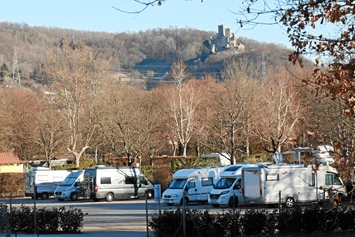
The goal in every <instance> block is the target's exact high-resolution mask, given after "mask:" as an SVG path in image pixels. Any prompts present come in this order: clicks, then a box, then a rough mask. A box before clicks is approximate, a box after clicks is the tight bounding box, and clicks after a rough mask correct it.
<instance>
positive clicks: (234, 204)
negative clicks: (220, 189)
mask: <svg viewBox="0 0 355 237" xmlns="http://www.w3.org/2000/svg"><path fill="white" fill-rule="evenodd" d="M228 206H229V207H230V208H233V207H237V206H238V198H237V197H231V198H230V199H229V202H228Z"/></svg>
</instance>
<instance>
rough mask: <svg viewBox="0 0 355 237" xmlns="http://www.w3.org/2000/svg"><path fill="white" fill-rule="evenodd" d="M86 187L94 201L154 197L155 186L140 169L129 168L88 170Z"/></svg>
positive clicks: (85, 174) (86, 171)
mask: <svg viewBox="0 0 355 237" xmlns="http://www.w3.org/2000/svg"><path fill="white" fill-rule="evenodd" d="M84 185H85V186H87V187H88V188H89V189H90V198H91V199H93V200H94V201H100V200H101V199H106V201H108V202H111V201H113V200H115V199H129V198H139V197H147V198H148V199H150V198H152V197H153V196H154V186H153V184H152V183H151V182H150V181H149V180H148V179H147V178H146V177H145V176H144V175H143V174H142V173H141V172H140V170H139V169H138V168H135V167H129V166H121V167H96V168H93V169H86V170H85V172H84Z"/></svg>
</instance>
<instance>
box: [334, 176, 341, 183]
mask: <svg viewBox="0 0 355 237" xmlns="http://www.w3.org/2000/svg"><path fill="white" fill-rule="evenodd" d="M334 185H343V184H342V182H341V180H340V178H339V176H338V175H334Z"/></svg>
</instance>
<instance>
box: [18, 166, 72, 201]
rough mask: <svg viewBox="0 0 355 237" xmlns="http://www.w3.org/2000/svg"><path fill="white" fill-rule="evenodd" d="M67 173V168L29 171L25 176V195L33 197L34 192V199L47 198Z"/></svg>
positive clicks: (52, 193)
mask: <svg viewBox="0 0 355 237" xmlns="http://www.w3.org/2000/svg"><path fill="white" fill-rule="evenodd" d="M69 174H70V172H69V171H67V170H37V171H29V172H27V173H26V176H25V196H26V197H31V198H32V199H33V198H34V197H35V192H36V199H37V198H38V197H40V198H41V199H48V198H49V197H50V196H53V195H54V191H55V189H56V188H57V186H58V185H59V184H60V183H61V182H63V180H64V179H65V178H66V177H67V176H68V175H69Z"/></svg>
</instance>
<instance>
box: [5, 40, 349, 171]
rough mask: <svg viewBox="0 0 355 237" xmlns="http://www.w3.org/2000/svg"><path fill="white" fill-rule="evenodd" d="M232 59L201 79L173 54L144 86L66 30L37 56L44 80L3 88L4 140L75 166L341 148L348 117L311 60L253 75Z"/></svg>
mask: <svg viewBox="0 0 355 237" xmlns="http://www.w3.org/2000/svg"><path fill="white" fill-rule="evenodd" d="M232 62H233V63H229V64H228V66H226V67H225V68H224V69H223V70H222V73H221V78H222V80H219V79H217V78H214V77H212V76H210V75H206V76H204V77H203V78H201V79H195V78H194V77H191V75H190V74H189V71H188V68H187V66H186V64H185V63H184V62H183V61H182V60H178V61H175V63H174V64H173V66H172V67H171V69H170V73H169V77H170V81H171V83H161V84H159V85H158V86H157V87H155V88H154V89H153V90H150V91H147V90H144V89H141V88H140V87H135V86H132V85H129V84H127V83H123V82H120V81H119V80H116V79H115V78H112V77H111V74H110V73H107V72H108V71H109V69H110V67H111V65H112V60H111V59H110V58H105V57H101V55H100V54H97V53H94V52H93V50H92V48H90V47H87V46H85V45H83V44H80V43H78V44H75V43H73V42H72V41H70V42H69V41H66V40H62V41H60V42H59V44H58V47H56V48H54V49H53V50H52V51H51V52H49V53H48V57H47V58H46V60H44V61H43V65H42V66H41V69H42V75H43V80H45V81H47V82H48V83H47V84H45V86H38V87H33V88H32V89H29V88H24V87H23V86H21V85H18V84H8V86H7V87H4V88H2V89H1V91H0V102H1V103H0V114H1V115H2V116H1V117H0V123H1V125H2V126H1V127H0V138H1V139H0V149H1V151H10V150H11V151H14V152H15V153H17V154H19V157H20V158H21V159H23V160H31V159H40V158H41V159H46V160H51V159H53V158H55V157H60V156H63V155H66V156H68V155H69V156H71V157H74V161H75V164H76V166H79V164H80V158H81V157H88V156H89V157H93V159H94V158H103V159H106V158H110V157H120V158H122V162H124V164H125V165H130V164H132V163H133V162H139V163H145V164H153V161H154V157H155V156H157V155H171V156H177V155H180V156H195V157H199V156H200V154H202V153H209V152H227V153H229V154H231V156H232V157H235V158H236V161H237V162H243V159H244V158H245V157H246V156H250V155H255V154H259V153H268V154H270V159H271V154H272V153H274V152H275V151H282V150H284V149H288V148H290V147H294V146H312V145H317V144H319V143H330V144H332V145H333V146H334V147H336V148H337V152H338V156H339V157H340V156H341V155H342V153H341V152H342V147H344V142H345V141H347V139H349V138H348V137H347V134H348V131H350V130H352V129H353V127H352V126H351V123H350V122H349V121H350V120H349V119H351V118H349V117H346V116H344V115H343V114H342V110H341V105H340V103H338V101H337V100H331V99H330V98H324V97H316V96H315V94H313V93H311V90H310V88H309V87H305V86H304V85H303V84H302V83H301V80H300V78H304V77H307V76H309V75H310V73H311V70H310V69H307V68H298V67H290V68H285V67H281V66H280V67H278V68H275V69H269V70H264V71H263V74H262V77H258V78H255V77H252V76H251V75H252V73H251V68H250V67H248V66H245V65H244V64H240V63H239V62H235V61H232ZM290 72H291V73H290ZM123 158H124V159H123Z"/></svg>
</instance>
